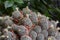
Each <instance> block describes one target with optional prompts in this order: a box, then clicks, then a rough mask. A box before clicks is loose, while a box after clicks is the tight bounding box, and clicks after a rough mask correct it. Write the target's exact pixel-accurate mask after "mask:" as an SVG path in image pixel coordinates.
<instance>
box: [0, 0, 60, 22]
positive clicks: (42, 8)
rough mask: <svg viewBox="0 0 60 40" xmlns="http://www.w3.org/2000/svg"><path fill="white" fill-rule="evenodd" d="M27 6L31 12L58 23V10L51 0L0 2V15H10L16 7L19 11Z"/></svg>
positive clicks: (59, 13)
mask: <svg viewBox="0 0 60 40" xmlns="http://www.w3.org/2000/svg"><path fill="white" fill-rule="evenodd" d="M28 1H30V4H28ZM27 5H28V6H29V8H30V9H31V10H33V11H39V12H41V13H42V14H44V15H46V16H48V17H50V19H54V20H59V21H60V9H59V8H58V7H56V6H55V3H54V2H52V1H51V0H0V15H2V14H7V15H11V13H12V11H14V10H16V7H18V8H19V9H20V10H21V9H22V8H24V7H26V6H27Z"/></svg>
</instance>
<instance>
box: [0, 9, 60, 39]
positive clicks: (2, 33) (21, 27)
mask: <svg viewBox="0 0 60 40" xmlns="http://www.w3.org/2000/svg"><path fill="white" fill-rule="evenodd" d="M56 25H57V23H56V21H53V20H49V18H48V17H46V16H44V15H42V14H40V13H39V12H33V11H32V10H30V9H28V8H23V10H21V11H19V10H16V11H14V12H12V16H3V17H0V40H60V33H59V32H58V30H57V28H56Z"/></svg>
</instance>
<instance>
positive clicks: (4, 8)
mask: <svg viewBox="0 0 60 40" xmlns="http://www.w3.org/2000/svg"><path fill="white" fill-rule="evenodd" d="M26 6H27V2H24V1H23V0H0V15H2V14H7V15H11V13H12V11H14V10H16V7H18V8H20V9H22V8H24V7H26Z"/></svg>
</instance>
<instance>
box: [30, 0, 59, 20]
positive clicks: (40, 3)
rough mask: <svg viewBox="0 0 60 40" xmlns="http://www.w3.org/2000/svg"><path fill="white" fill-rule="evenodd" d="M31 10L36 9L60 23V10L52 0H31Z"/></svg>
mask: <svg viewBox="0 0 60 40" xmlns="http://www.w3.org/2000/svg"><path fill="white" fill-rule="evenodd" d="M30 6H31V7H30V8H31V9H35V10H37V11H39V12H41V13H42V14H44V15H46V16H48V17H50V19H53V20H59V21H60V9H59V8H58V7H56V5H55V2H53V1H51V0H31V1H30Z"/></svg>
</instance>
